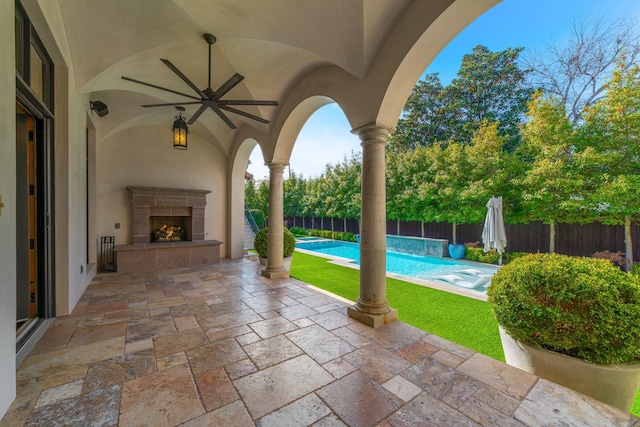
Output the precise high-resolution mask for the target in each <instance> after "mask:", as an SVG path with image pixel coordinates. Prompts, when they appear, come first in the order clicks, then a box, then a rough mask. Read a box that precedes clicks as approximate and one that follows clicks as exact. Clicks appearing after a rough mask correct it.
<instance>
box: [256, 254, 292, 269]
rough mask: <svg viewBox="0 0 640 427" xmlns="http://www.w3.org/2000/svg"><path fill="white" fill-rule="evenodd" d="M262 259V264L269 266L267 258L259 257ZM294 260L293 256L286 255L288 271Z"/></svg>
mask: <svg viewBox="0 0 640 427" xmlns="http://www.w3.org/2000/svg"><path fill="white" fill-rule="evenodd" d="M259 259H260V265H262V266H264V267H266V266H267V258H263V257H259ZM292 260H293V256H286V257H284V259H283V262H284V269H285V270H287V271H290V270H291V261H292Z"/></svg>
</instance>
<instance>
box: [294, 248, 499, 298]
mask: <svg viewBox="0 0 640 427" xmlns="http://www.w3.org/2000/svg"><path fill="white" fill-rule="evenodd" d="M318 241H319V240H314V242H318ZM324 241H327V242H331V241H333V240H332V239H324ZM347 243H348V242H347ZM295 250H296V251H297V252H300V253H303V254H307V255H313V256H317V257H319V258H326V259H328V260H329V262H330V263H331V264H335V265H339V266H342V267H347V268H352V269H354V270H360V265H359V264H355V261H354V260H353V259H351V258H343V257H338V256H335V255H329V254H323V253H320V252H315V251H310V250H307V249H302V248H298V247H296V248H295ZM455 261H456V262H460V263H462V264H467V265H469V266H472V267H473V266H475V267H478V266H491V267H498V268H499V267H500V266H496V265H493V264H484V263H481V262H476V261H469V260H461V259H457V260H455ZM386 276H387V277H389V278H391V279H397V280H402V281H403V282H408V283H412V284H414V285H419V286H424V287H427V288H432V289H436V290H439V291H443V292H449V293H451V294H457V295H460V296H463V297H467V298H473V299H477V300H480V301H486V300H487V293H486V292H481V291H475V290H473V289H465V288H461V287H459V286H455V285H451V284H448V283H444V282H436V281H433V280H426V279H418V278H416V277H411V276H405V275H403V274H399V273H391V272H388V271H387V274H386Z"/></svg>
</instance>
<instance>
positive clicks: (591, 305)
mask: <svg viewBox="0 0 640 427" xmlns="http://www.w3.org/2000/svg"><path fill="white" fill-rule="evenodd" d="M487 294H488V302H489V304H490V305H491V308H492V311H493V314H494V316H495V318H496V320H497V321H498V324H500V325H501V326H502V327H503V328H504V329H505V331H506V332H507V333H508V334H509V335H511V336H512V337H513V338H514V339H516V340H518V341H522V342H524V343H527V344H530V345H532V346H534V347H539V348H543V349H547V350H551V351H555V352H558V353H562V354H566V355H568V356H573V357H577V358H581V359H584V360H586V361H589V362H592V363H596V364H599V365H608V364H616V363H634V362H637V361H640V278H639V277H638V276H636V275H633V274H627V273H624V272H622V271H620V269H618V268H616V267H614V266H613V265H612V264H611V263H610V262H609V261H606V260H600V259H593V258H583V257H568V256H564V255H557V254H531V255H527V256H524V257H520V258H517V259H515V260H513V261H512V262H511V263H509V264H508V265H506V266H504V267H502V268H501V269H500V270H499V271H498V272H497V273H496V274H495V275H494V276H493V279H492V281H491V286H490V287H489V289H488V291H487Z"/></svg>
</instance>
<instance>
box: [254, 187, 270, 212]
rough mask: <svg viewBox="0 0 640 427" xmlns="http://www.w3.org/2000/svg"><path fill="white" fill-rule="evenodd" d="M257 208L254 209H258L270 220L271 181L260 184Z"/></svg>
mask: <svg viewBox="0 0 640 427" xmlns="http://www.w3.org/2000/svg"><path fill="white" fill-rule="evenodd" d="M255 200H256V206H255V207H252V209H258V210H260V212H262V214H263V215H264V217H265V218H267V220H268V219H269V181H268V180H266V179H263V180H262V181H260V182H259V183H258V188H257V190H256V198H255Z"/></svg>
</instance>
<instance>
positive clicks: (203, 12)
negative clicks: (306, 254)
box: [0, 0, 637, 427]
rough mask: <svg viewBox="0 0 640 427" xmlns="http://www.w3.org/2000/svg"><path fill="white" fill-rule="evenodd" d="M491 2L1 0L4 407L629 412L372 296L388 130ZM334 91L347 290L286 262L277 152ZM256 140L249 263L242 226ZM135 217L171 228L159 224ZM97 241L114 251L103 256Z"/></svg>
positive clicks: (267, 419) (60, 415) (245, 415)
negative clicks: (261, 182)
mask: <svg viewBox="0 0 640 427" xmlns="http://www.w3.org/2000/svg"><path fill="white" fill-rule="evenodd" d="M498 2H499V0H434V1H425V0H381V1H372V0H315V1H306V2H304V1H293V2H292V1H281V0H279V1H277V0H274V1H269V2H267V1H262V2H260V1H254V0H244V1H238V0H136V1H131V0H91V1H88V0H0V12H1V13H0V24H1V25H0V52H2V53H3V55H2V57H3V62H2V63H1V64H0V69H1V70H2V72H1V73H0V140H1V141H2V142H1V143H0V241H1V242H2V243H1V244H0V272H2V274H1V277H2V282H1V283H0V359H1V360H2V363H0V418H1V421H0V425H2V426H12V427H13V426H20V425H43V426H49V425H82V426H84V425H100V426H109V425H121V426H127V427H128V426H132V425H144V426H147V425H167V426H174V425H181V424H187V425H225V426H226V425H254V424H255V425H261V426H267V425H276V426H280V425H295V426H298V425H318V426H328V425H352V426H356V425H365V426H369V425H371V426H373V425H393V426H397V425H419V424H423V425H428V424H432V425H540V424H563V423H568V424H572V425H594V424H596V425H620V426H627V425H632V424H634V423H636V422H637V420H636V419H633V418H631V417H630V416H629V415H628V414H624V413H620V412H618V411H616V410H614V409H611V408H608V407H606V406H604V405H601V404H599V403H597V402H594V401H592V400H590V399H587V398H585V397H582V396H580V395H577V394H575V393H573V392H570V391H568V390H565V389H563V388H561V387H558V386H555V385H553V384H550V383H549V382H546V381H543V380H539V379H537V378H535V377H533V376H531V375H528V374H525V373H523V372H520V371H517V370H515V369H513V368H510V367H508V366H506V365H504V364H502V363H500V362H497V361H495V360H492V359H489V358H487V357H485V356H482V355H480V354H476V353H474V352H473V351H470V350H468V349H465V348H461V347H459V346H457V345H455V344H452V343H450V342H447V341H445V340H443V339H441V338H438V337H437V336H435V335H432V334H429V333H428V332H425V331H420V330H416V329H415V328H412V327H410V326H408V325H406V324H404V323H402V322H400V321H394V320H395V319H396V318H397V317H398V312H397V311H396V310H394V309H393V308H392V307H390V306H389V303H388V301H387V299H386V281H385V233H386V230H385V213H386V209H385V208H386V206H385V203H386V199H385V144H386V142H387V137H388V135H389V133H390V132H391V131H392V129H393V127H394V125H395V123H396V121H397V119H398V117H399V115H400V114H401V111H402V107H403V106H404V104H405V102H406V100H407V97H408V95H409V93H410V91H411V89H412V88H413V86H414V85H415V83H416V81H417V80H418V79H419V77H420V75H421V74H422V73H423V72H424V70H425V69H426V68H427V66H428V65H429V64H430V63H431V61H432V60H433V59H434V58H435V57H436V56H437V55H438V53H439V52H440V51H441V49H442V48H443V47H444V46H446V45H447V43H449V42H450V41H451V40H452V39H453V38H454V37H455V36H456V35H457V34H458V33H459V32H460V31H462V30H463V29H464V28H465V27H466V26H467V25H468V24H469V23H470V22H472V21H473V20H474V19H476V18H477V17H478V16H480V15H481V14H482V13H483V12H484V11H486V10H487V9H489V8H490V7H492V6H493V5H495V4H496V3H498ZM214 40H215V43H213V42H214ZM208 49H209V56H207V50H208ZM328 103H336V104H338V105H339V106H340V108H341V109H342V111H343V112H344V114H345V117H346V118H347V120H348V121H349V124H350V126H351V129H352V132H353V133H354V134H357V135H358V137H359V138H360V140H361V143H362V205H361V232H360V234H361V255H362V256H361V260H362V261H361V275H360V284H359V286H360V288H359V289H360V294H359V298H358V299H357V301H353V302H345V301H340V300H339V299H336V298H334V297H333V296H329V295H326V294H324V293H322V292H320V291H318V290H317V289H313V288H312V287H310V286H308V285H307V284H305V283H300V282H299V281H297V280H293V279H291V278H289V271H287V270H286V268H285V267H284V264H283V248H282V233H283V224H282V221H280V220H279V219H280V218H283V202H282V200H283V180H284V171H285V168H286V167H287V165H288V163H289V159H290V155H291V151H292V149H293V146H294V144H295V141H296V138H297V135H298V133H299V132H300V129H301V128H302V126H303V125H304V123H305V122H306V120H307V119H308V118H309V117H310V116H311V114H313V113H314V112H315V111H316V110H317V109H318V108H320V107H322V106H323V105H326V104H328ZM176 107H180V109H179V110H176ZM172 123H173V125H172ZM176 123H178V125H176ZM183 125H184V126H183ZM187 125H188V127H187ZM176 129H178V130H180V131H181V132H182V133H181V138H182V139H181V138H176V140H174V143H175V141H177V143H176V145H174V143H172V137H173V136H174V135H173V134H172V132H173V131H174V130H176ZM187 129H188V131H189V133H188V135H187V137H188V144H187V139H184V137H185V132H186V130H187ZM176 133H178V132H176ZM187 145H188V147H187ZM174 148H179V149H180V150H176V149H174ZM185 148H186V149H185ZM254 149H257V150H260V152H261V153H262V157H263V159H264V163H265V164H266V165H267V166H268V167H269V171H270V176H269V183H270V188H269V191H270V193H269V218H270V219H271V221H270V228H269V233H270V239H269V257H268V265H267V267H266V269H264V270H261V269H260V267H259V264H258V263H257V262H256V261H253V260H248V259H245V258H244V246H243V240H244V239H243V237H244V236H243V231H244V220H243V210H244V209H243V207H244V203H243V202H244V177H245V172H246V168H247V162H248V160H249V156H250V154H251V152H252V151H253V150H254ZM132 189H138V190H142V191H143V192H145V191H146V192H151V193H152V194H153V198H152V197H151V194H142V195H140V194H139V193H135V194H133V195H132V191H131V190H132ZM168 191H170V192H172V194H167V192H168ZM193 192H195V193H197V194H198V196H197V197H193ZM137 197H139V198H140V199H137ZM134 199H135V200H134ZM194 199H197V200H194ZM151 200H154V201H153V202H152V201H151ZM160 200H161V201H162V202H160ZM138 202H140V203H138ZM205 207H206V210H205ZM151 217H160V218H167V217H170V218H172V220H173V219H175V218H174V217H178V218H180V219H176V221H178V222H177V223H170V224H168V227H169V229H171V230H174V229H175V230H177V229H184V230H183V231H185V232H186V234H185V236H186V237H185V240H187V241H185V242H173V241H166V242H160V243H158V242H157V241H153V239H154V238H153V237H152V236H153V235H154V234H155V232H157V231H158V230H157V228H158V227H160V230H162V229H164V228H165V226H167V224H164V223H163V221H165V220H164V219H162V220H158V221H160V222H159V223H155V224H156V225H154V221H156V220H157V218H153V219H152V218H151ZM158 224H159V225H158ZM172 233H173V231H172ZM103 238H106V239H107V240H102V239H103ZM103 241H110V242H115V244H116V245H123V246H125V247H126V251H125V250H124V249H123V250H122V253H124V252H127V254H126V255H127V256H128V258H127V261H126V262H125V261H121V262H120V265H119V266H118V265H114V264H117V262H116V263H114V262H113V261H112V262H111V263H110V264H109V263H106V264H105V263H104V262H102V261H103V260H104V259H105V258H104V255H105V254H106V253H108V250H105V246H103V245H102V242H103ZM165 249H166V250H167V251H165ZM169 250H171V252H168V251H169ZM168 253H170V255H167V254H168ZM125 264H126V268H125ZM178 264H182V265H181V266H180V267H178V266H177V265H178ZM107 266H108V267H110V268H109V269H111V270H113V269H114V268H115V269H116V270H117V269H118V267H119V268H120V271H119V272H117V273H106V272H101V270H105V271H106V270H108V269H107V268H105V267H107ZM125 270H128V271H126V272H125ZM400 316H401V313H400ZM367 325H369V326H367ZM372 326H375V327H376V328H373V327H372Z"/></svg>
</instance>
